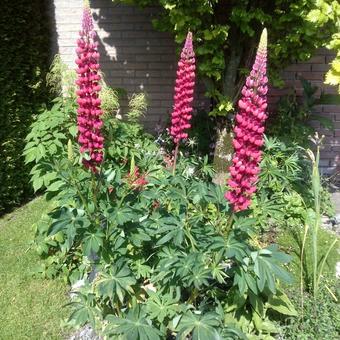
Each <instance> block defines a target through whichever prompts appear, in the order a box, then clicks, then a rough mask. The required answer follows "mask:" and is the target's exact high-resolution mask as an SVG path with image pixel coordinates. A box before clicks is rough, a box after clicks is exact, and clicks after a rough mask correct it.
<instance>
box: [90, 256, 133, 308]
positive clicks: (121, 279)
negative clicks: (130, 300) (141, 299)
mask: <svg viewBox="0 0 340 340" xmlns="http://www.w3.org/2000/svg"><path fill="white" fill-rule="evenodd" d="M135 283H136V279H135V278H134V277H133V275H132V272H131V270H130V269H129V267H128V266H127V265H126V264H124V263H123V262H122V261H119V262H118V263H117V264H115V265H113V266H112V267H111V268H110V270H109V272H108V273H107V274H104V273H103V274H101V275H100V276H99V279H98V280H97V281H96V288H97V291H98V293H99V294H100V296H102V297H103V298H107V297H108V298H110V299H116V298H118V300H119V301H120V302H121V303H124V297H125V295H126V293H128V294H133V292H134V291H133V288H132V286H133V285H134V284H135Z"/></svg>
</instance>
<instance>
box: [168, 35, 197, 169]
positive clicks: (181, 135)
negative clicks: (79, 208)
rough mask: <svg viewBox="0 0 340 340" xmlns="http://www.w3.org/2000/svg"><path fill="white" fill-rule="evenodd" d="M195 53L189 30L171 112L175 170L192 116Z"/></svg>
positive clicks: (180, 61) (179, 65)
mask: <svg viewBox="0 0 340 340" xmlns="http://www.w3.org/2000/svg"><path fill="white" fill-rule="evenodd" d="M195 69H196V66H195V53H194V50H193V45H192V33H191V32H188V34H187V38H186V40H185V44H184V47H183V49H182V52H181V58H180V60H179V62H178V69H177V79H176V86H175V95H174V108H173V112H172V114H171V127H170V135H171V137H172V138H173V141H174V143H175V151H174V163H173V169H174V171H175V168H176V162H177V156H178V148H179V144H180V142H181V140H183V139H186V138H188V133H187V130H188V129H190V127H191V124H190V121H191V117H192V102H193V100H194V87H195Z"/></svg>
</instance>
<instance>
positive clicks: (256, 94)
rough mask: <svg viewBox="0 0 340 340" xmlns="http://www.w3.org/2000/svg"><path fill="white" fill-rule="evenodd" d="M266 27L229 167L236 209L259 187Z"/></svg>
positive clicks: (231, 199) (230, 193)
mask: <svg viewBox="0 0 340 340" xmlns="http://www.w3.org/2000/svg"><path fill="white" fill-rule="evenodd" d="M266 68H267V30H266V29H264V30H263V32H262V35H261V39H260V43H259V46H258V49H257V53H256V59H255V63H254V65H253V68H252V71H251V72H250V75H249V76H248V77H247V79H246V84H245V86H244V87H243V89H242V98H241V99H240V100H239V102H238V113H237V114H236V117H235V128H234V140H233V144H234V149H235V154H234V157H233V165H232V166H231V167H230V169H229V171H230V179H229V180H228V184H229V187H230V190H229V191H228V192H227V193H226V194H225V198H226V199H227V200H228V201H229V202H230V203H231V204H232V205H233V210H234V211H241V210H245V209H247V208H248V207H249V205H250V203H251V197H252V195H253V194H254V192H255V191H256V181H257V179H258V177H257V175H258V173H259V171H260V168H259V162H260V160H261V150H260V149H261V146H262V145H263V142H264V141H263V132H264V122H265V120H266V119H267V114H266V109H267V96H266V95H267V92H268V86H267V83H268V78H267V76H266Z"/></svg>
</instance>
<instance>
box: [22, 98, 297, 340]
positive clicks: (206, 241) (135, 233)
mask: <svg viewBox="0 0 340 340" xmlns="http://www.w3.org/2000/svg"><path fill="white" fill-rule="evenodd" d="M138 100H140V98H139V99H138ZM66 103H67V101H65V99H58V100H56V102H55V108H54V110H57V111H58V110H59V111H60V112H59V113H57V112H55V114H54V116H55V117H56V118H55V119H61V121H60V124H59V125H58V127H54V128H53V127H50V124H52V125H55V124H54V123H53V122H54V120H46V119H45V118H44V117H45V115H44V114H43V115H41V116H40V119H38V120H37V122H35V123H34V125H33V126H32V131H31V134H30V135H29V137H28V139H29V140H30V141H29V143H32V142H34V144H30V145H29V144H28V146H27V149H26V152H27V153H26V157H30V158H28V159H27V160H28V161H32V162H35V163H36V166H35V167H34V168H33V171H32V174H33V183H34V182H36V181H37V180H38V181H40V184H41V182H42V180H40V178H43V185H44V186H45V187H46V191H47V197H48V198H50V199H51V198H54V200H55V203H54V207H55V208H54V209H53V210H52V211H51V212H50V213H49V214H48V215H45V216H44V217H43V218H42V220H41V221H40V222H39V223H38V224H37V227H36V228H37V229H36V230H37V232H36V247H37V250H38V252H39V253H40V255H41V256H42V257H45V258H46V263H45V266H43V267H42V268H41V273H42V274H43V275H45V276H48V277H54V276H55V275H58V274H62V275H65V277H66V278H67V279H68V280H69V281H70V282H71V283H74V282H76V281H77V280H80V279H81V280H83V281H84V283H85V285H84V286H83V287H82V288H80V289H79V290H77V292H76V297H75V298H74V300H73V301H72V306H73V307H74V309H73V314H72V315H71V317H70V322H71V323H72V324H77V325H82V324H84V323H91V324H92V326H93V327H95V328H96V329H97V330H98V331H99V332H101V333H105V334H107V335H109V336H111V337H114V336H119V335H121V336H123V334H124V336H129V337H130V338H131V339H139V338H142V337H143V336H144V337H148V338H150V337H151V339H153V338H154V339H161V338H166V337H168V338H171V336H170V334H171V333H175V334H178V336H182V337H184V336H186V335H188V334H191V335H192V337H193V338H194V339H201V338H202V336H204V337H205V339H214V338H217V337H218V336H225V337H228V336H229V337H231V338H237V337H241V338H242V337H243V338H245V336H246V334H248V335H249V336H250V335H252V336H253V337H255V338H259V339H260V338H261V336H262V335H261V334H267V335H268V336H269V335H270V334H274V333H275V332H278V329H277V328H275V326H274V324H273V323H272V322H271V320H270V318H269V315H270V313H269V312H270V310H277V311H278V312H279V313H283V314H288V315H295V310H294V307H293V306H292V305H291V303H290V302H289V300H288V299H287V297H286V295H284V293H283V292H282V291H281V289H280V288H279V286H278V284H277V280H280V281H283V282H287V281H289V275H287V273H286V272H285V271H284V270H283V269H282V268H281V264H282V263H286V262H287V261H289V258H288V257H287V256H285V255H284V254H282V253H280V252H279V251H278V249H277V247H275V246H269V247H266V248H264V249H261V248H259V247H258V246H257V245H256V243H255V242H253V238H252V236H253V225H254V220H253V219H249V218H248V217H247V216H244V217H242V216H239V217H236V218H235V219H234V221H233V220H232V218H231V216H230V211H229V208H228V204H227V201H226V200H225V198H224V195H223V194H224V190H225V187H224V186H218V185H215V184H213V183H212V182H211V178H212V175H213V171H212V168H211V167H210V166H209V165H208V164H207V158H204V159H202V158H198V157H194V156H191V157H183V155H182V157H180V159H179V163H178V165H177V169H176V174H175V175H173V174H172V171H171V169H169V168H168V167H167V164H166V162H165V155H164V154H163V152H162V150H160V149H159V148H158V146H157V145H156V144H155V142H154V141H153V140H152V138H151V137H150V136H148V135H146V134H144V133H143V130H142V128H141V126H140V125H139V124H138V122H137V121H136V119H137V116H138V115H140V114H136V112H137V111H138V110H137V109H136V108H137V106H136V98H134V102H133V103H134V105H132V106H133V107H132V111H133V113H132V114H130V115H129V116H128V119H129V121H124V120H120V119H117V118H116V117H115V116H114V115H112V114H109V113H107V114H105V115H104V120H105V121H104V128H103V133H104V134H105V137H106V142H105V143H106V144H105V150H106V154H105V161H104V163H103V164H102V166H101V169H100V170H99V171H98V173H95V174H92V173H90V172H88V171H87V170H86V169H85V168H84V167H83V166H82V163H81V157H82V156H81V155H80V154H79V146H78V145H77V144H76V143H75V141H74V137H73V133H70V129H71V131H73V129H74V128H75V126H74V114H73V113H72V114H71V112H74V108H73V107H72V106H68V104H66ZM139 107H140V110H143V108H144V107H145V106H144V105H140V106H139ZM52 109H53V108H52ZM48 115H49V114H48V113H47V112H46V117H47V116H48ZM58 117H60V118H58ZM61 129H63V130H62V131H64V132H63V133H61ZM53 130H55V133H53V132H52V131H53ZM51 132H52V133H51ZM49 135H52V136H49ZM45 136H49V137H45ZM51 138H52V139H53V141H52V140H51ZM68 138H70V139H71V140H72V142H71V143H70V142H67V139H68ZM57 140H59V142H60V143H59V142H56V141H57ZM51 141H52V143H51ZM49 143H51V145H52V144H60V145H61V146H62V147H61V148H60V149H59V148H57V152H56V153H54V154H53V155H52V154H50V152H51V148H50V147H49ZM67 144H68V146H67ZM39 145H43V147H44V150H45V153H43V154H41V152H40V151H41V150H39ZM40 148H41V147H40ZM52 151H54V150H52ZM30 155H31V156H30ZM44 164H45V165H48V166H49V167H50V170H49V171H48V172H44V171H45V169H46V168H43V172H42V173H40V175H35V173H34V172H35V171H38V169H41V168H42V166H45V165H44ZM52 173H53V179H52V180H50V181H46V182H45V176H47V177H48V176H51V174H52ZM202 332H203V333H202ZM200 334H203V335H200Z"/></svg>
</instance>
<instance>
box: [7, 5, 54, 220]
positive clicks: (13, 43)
mask: <svg viewBox="0 0 340 340" xmlns="http://www.w3.org/2000/svg"><path fill="white" fill-rule="evenodd" d="M0 12H1V17H0V41H1V44H0V56H1V63H0V82H1V87H0V214H2V213H4V212H5V211H6V210H8V209H9V208H10V207H12V206H13V205H16V204H19V203H20V202H22V201H23V200H25V199H27V198H28V197H29V196H30V195H31V188H30V185H29V176H28V173H29V168H27V167H26V166H25V165H24V159H23V157H22V155H21V154H22V150H23V147H24V138H25V136H26V134H27V132H28V128H29V125H30V123H31V122H32V120H33V118H34V115H35V114H37V113H39V109H40V108H41V106H42V104H43V103H44V102H45V101H46V99H47V91H46V87H45V82H44V80H45V74H46V70H47V69H48V58H49V48H48V46H49V32H48V22H47V16H46V10H45V1H44V0H16V1H12V0H2V1H1V3H0Z"/></svg>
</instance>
